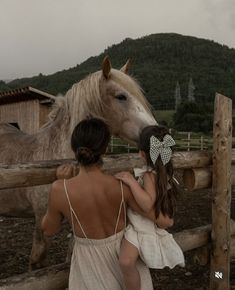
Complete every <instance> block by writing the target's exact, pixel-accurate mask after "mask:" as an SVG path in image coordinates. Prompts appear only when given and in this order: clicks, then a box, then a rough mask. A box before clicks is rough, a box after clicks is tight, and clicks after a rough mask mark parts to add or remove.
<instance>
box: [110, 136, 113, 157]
mask: <svg viewBox="0 0 235 290" xmlns="http://www.w3.org/2000/svg"><path fill="white" fill-rule="evenodd" d="M110 145H111V150H110V151H111V153H113V136H112V137H111V144H110Z"/></svg>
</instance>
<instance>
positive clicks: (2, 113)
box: [0, 100, 39, 134]
mask: <svg viewBox="0 0 235 290" xmlns="http://www.w3.org/2000/svg"><path fill="white" fill-rule="evenodd" d="M0 123H18V125H19V127H20V130H21V131H23V132H25V133H29V134H32V133H35V132H37V131H38V129H39V101H38V100H30V101H24V102H18V103H11V104H5V105H1V106H0Z"/></svg>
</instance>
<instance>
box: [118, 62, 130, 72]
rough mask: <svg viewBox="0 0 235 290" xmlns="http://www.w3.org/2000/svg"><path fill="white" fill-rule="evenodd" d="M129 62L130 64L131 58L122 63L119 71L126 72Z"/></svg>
mask: <svg viewBox="0 0 235 290" xmlns="http://www.w3.org/2000/svg"><path fill="white" fill-rule="evenodd" d="M130 64H131V60H130V59H128V60H127V62H126V63H125V64H124V66H123V67H122V68H121V69H120V71H122V72H124V73H125V74H128V71H129V68H130Z"/></svg>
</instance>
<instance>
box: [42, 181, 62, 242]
mask: <svg viewBox="0 0 235 290" xmlns="http://www.w3.org/2000/svg"><path fill="white" fill-rule="evenodd" d="M58 182H59V181H55V182H54V183H53V184H52V188H51V191H50V193H49V200H48V207H47V212H46V214H45V216H44V217H43V219H42V223H41V228H42V230H43V233H44V235H46V236H52V235H54V234H56V233H58V232H59V231H60V229H61V221H62V218H63V217H62V214H61V212H60V211H59V206H58V188H59V186H58ZM56 196H57V198H56Z"/></svg>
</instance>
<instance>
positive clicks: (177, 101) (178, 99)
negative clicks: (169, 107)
mask: <svg viewBox="0 0 235 290" xmlns="http://www.w3.org/2000/svg"><path fill="white" fill-rule="evenodd" d="M181 101H182V99H181V94H180V85H179V82H177V83H176V87H175V110H177V108H178V107H179V105H180V104H181Z"/></svg>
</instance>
